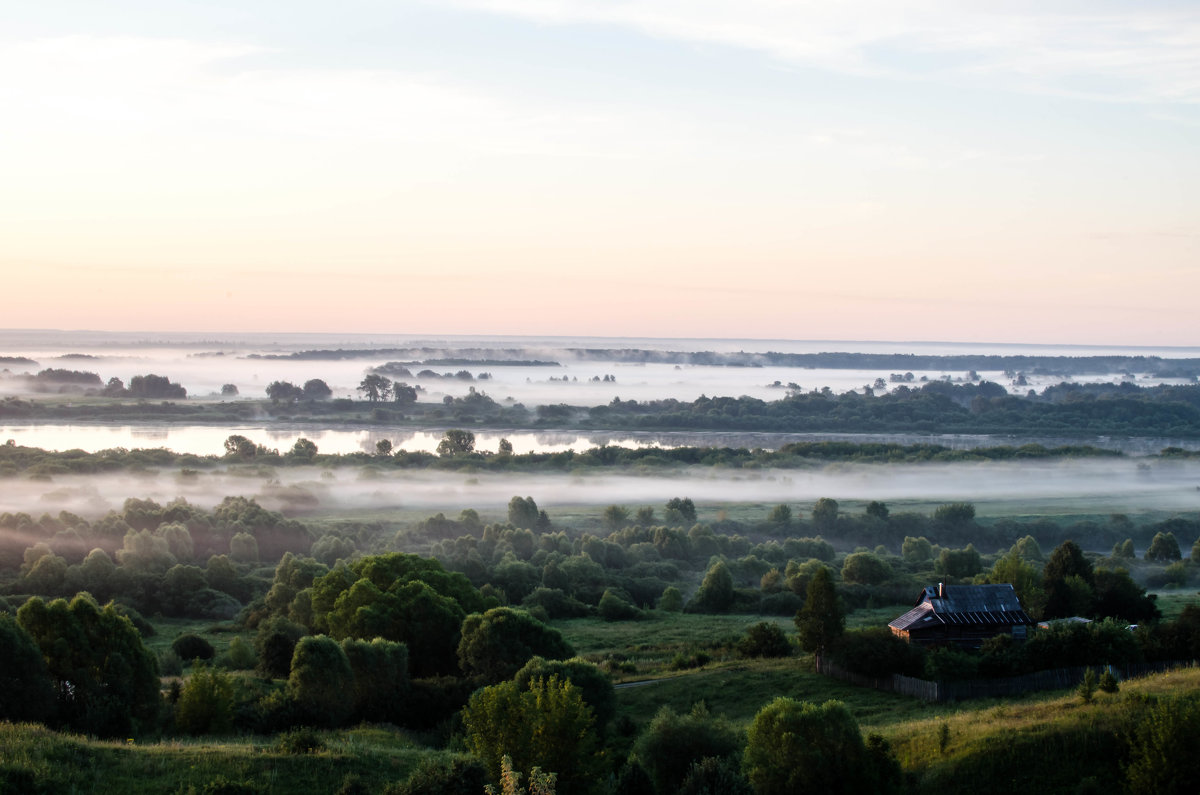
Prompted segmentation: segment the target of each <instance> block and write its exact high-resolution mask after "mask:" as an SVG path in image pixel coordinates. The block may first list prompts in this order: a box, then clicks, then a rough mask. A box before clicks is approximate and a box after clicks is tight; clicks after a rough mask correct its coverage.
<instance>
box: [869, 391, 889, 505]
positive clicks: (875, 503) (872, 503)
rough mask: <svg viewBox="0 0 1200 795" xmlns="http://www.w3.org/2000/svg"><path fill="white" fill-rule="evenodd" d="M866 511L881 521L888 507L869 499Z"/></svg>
mask: <svg viewBox="0 0 1200 795" xmlns="http://www.w3.org/2000/svg"><path fill="white" fill-rule="evenodd" d="M880 380H882V379H880ZM866 513H867V516H870V517H873V518H875V519H878V520H879V521H881V522H886V521H887V519H888V515H889V514H890V511H888V507H887V505H885V504H884V503H882V502H879V501H877V500H871V501H870V502H868V503H867V510H866Z"/></svg>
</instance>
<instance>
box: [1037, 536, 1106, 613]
mask: <svg viewBox="0 0 1200 795" xmlns="http://www.w3.org/2000/svg"><path fill="white" fill-rule="evenodd" d="M1094 583H1095V574H1094V573H1093V571H1092V564H1091V562H1090V561H1088V559H1087V558H1085V557H1084V556H1083V550H1082V549H1080V548H1079V545H1078V544H1076V543H1075V542H1074V541H1064V542H1062V543H1061V544H1059V545H1058V547H1056V548H1055V550H1054V551H1053V552H1052V553H1050V560H1048V561H1047V562H1046V566H1045V568H1044V569H1043V570H1042V587H1043V588H1044V589H1045V591H1046V612H1045V615H1046V617H1047V618H1060V617H1063V616H1071V615H1090V613H1091V599H1092V594H1091V591H1090V589H1091V588H1092V587H1093V585H1094Z"/></svg>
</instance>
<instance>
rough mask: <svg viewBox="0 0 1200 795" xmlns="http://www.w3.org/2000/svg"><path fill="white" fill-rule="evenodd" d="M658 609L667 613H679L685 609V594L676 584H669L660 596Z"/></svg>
mask: <svg viewBox="0 0 1200 795" xmlns="http://www.w3.org/2000/svg"><path fill="white" fill-rule="evenodd" d="M658 609H659V610H662V611H663V612H666V613H678V612H679V611H680V610H682V609H683V594H682V593H680V592H679V589H678V588H676V587H675V586H674V585H668V586H667V587H666V588H664V589H663V592H662V596H661V597H659V600H658Z"/></svg>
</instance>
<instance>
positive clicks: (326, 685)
mask: <svg viewBox="0 0 1200 795" xmlns="http://www.w3.org/2000/svg"><path fill="white" fill-rule="evenodd" d="M287 692H288V695H289V696H290V697H291V698H292V699H294V700H295V702H296V704H297V705H298V706H299V707H300V709H301V710H302V711H303V712H304V714H305V717H306V719H307V720H308V721H310V722H311V723H313V724H318V725H323V726H340V725H341V724H342V722H343V721H345V720H346V718H348V717H350V714H351V712H352V711H353V709H354V673H353V672H352V671H351V670H350V661H349V660H348V659H346V653H345V652H344V651H343V650H342V647H341V646H340V645H338V642H337V641H335V640H334V639H333V638H331V637H329V636H327V635H309V636H307V637H304V638H301V639H300V642H299V643H297V644H296V651H295V653H294V654H293V655H292V670H291V674H290V675H289V676H288V686H287Z"/></svg>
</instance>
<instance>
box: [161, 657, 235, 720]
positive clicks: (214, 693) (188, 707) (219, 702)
mask: <svg viewBox="0 0 1200 795" xmlns="http://www.w3.org/2000/svg"><path fill="white" fill-rule="evenodd" d="M175 725H176V726H177V727H179V730H180V731H182V732H185V733H187V734H226V733H228V732H229V731H230V729H232V728H233V681H232V679H231V678H230V677H229V675H228V674H226V673H222V672H220V671H216V670H213V669H211V668H208V667H206V666H201V667H199V668H198V669H196V670H193V671H192V675H191V676H190V677H188V680H187V683H186V684H185V685H184V686H183V691H182V692H181V693H180V695H179V702H178V703H177V704H176V705H175Z"/></svg>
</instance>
